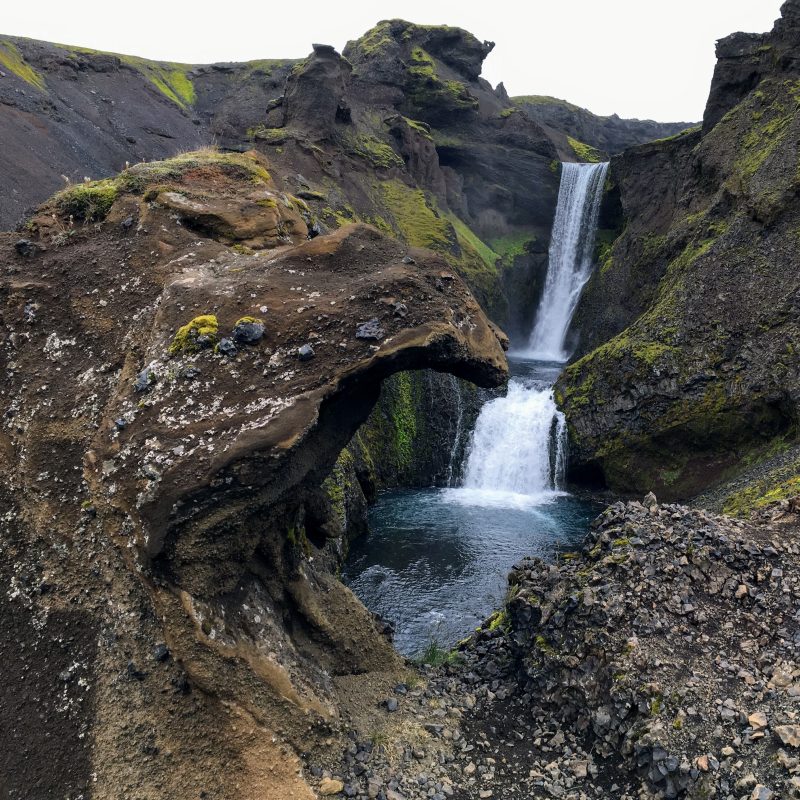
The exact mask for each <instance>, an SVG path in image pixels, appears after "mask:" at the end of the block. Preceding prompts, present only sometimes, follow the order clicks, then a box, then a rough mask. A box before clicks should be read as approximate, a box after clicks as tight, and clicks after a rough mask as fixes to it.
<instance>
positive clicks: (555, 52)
mask: <svg viewBox="0 0 800 800" xmlns="http://www.w3.org/2000/svg"><path fill="white" fill-rule="evenodd" d="M781 2H782V0H666V1H665V0H528V2H527V3H525V4H522V3H520V2H519V0H516V2H513V3H512V2H510V0H494V2H474V0H459V2H455V1H454V0H405V2H395V1H394V0H373V2H369V3H357V4H354V3H349V2H347V1H346V0H336V1H335V2H334V1H333V0H326V1H325V2H320V1H319V0H288V1H286V2H271V1H270V0H257V2H253V1H251V0H237V2H232V3H230V4H227V3H224V2H222V3H214V4H213V5H212V6H211V10H206V9H205V8H204V7H203V6H202V5H201V4H200V3H198V2H185V0H181V2H171V0H137V2H135V3H113V2H109V0H101V1H99V2H98V1H97V0H86V1H85V2H84V1H83V0H73V2H69V3H68V2H64V0H37V2H36V3H31V4H30V5H28V4H27V3H11V2H8V3H4V6H5V7H4V8H3V12H2V15H1V16H0V34H3V33H5V34H12V35H17V36H30V37H32V38H36V39H46V40H49V41H56V42H62V43H67V44H75V45H83V46H85V47H92V48H96V49H100V50H111V51H113V52H118V53H129V54H133V55H141V56H145V57H148V58H156V59H163V60H170V61H184V62H189V63H208V62H213V61H241V60H247V59H251V58H278V57H290V58H300V57H303V56H305V55H307V54H308V52H309V51H310V50H311V43H312V42H322V43H326V44H333V45H335V46H336V47H338V48H342V47H343V46H344V44H345V42H346V41H347V40H348V39H354V38H357V37H358V36H360V35H361V34H362V33H363V32H364V31H366V30H367V29H369V28H370V27H372V26H373V25H374V24H375V23H376V22H377V21H378V20H381V19H391V18H394V17H402V18H403V19H408V20H411V21H412V22H418V23H430V24H447V25H456V26H459V27H462V28H466V29H467V30H469V31H471V32H472V33H474V34H475V35H476V36H477V37H478V38H479V39H488V40H491V41H494V42H495V43H496V47H495V49H494V52H493V53H492V54H491V55H490V56H489V58H488V59H487V60H486V63H485V66H484V77H485V78H487V80H489V81H491V83H492V84H493V85H494V84H496V83H498V82H499V81H503V82H504V83H505V85H506V88H507V89H508V91H509V93H510V94H512V95H515V94H549V95H553V96H555V97H561V98H564V99H567V100H570V101H571V102H573V103H577V104H578V105H581V106H585V107H586V108H589V109H590V110H592V111H594V112H596V113H598V114H611V113H615V112H616V113H618V114H620V115H621V116H625V117H641V118H650V119H657V120H662V121H667V120H674V121H695V120H699V119H700V118H701V117H702V114H703V108H704V106H705V101H706V97H707V95H708V87H709V83H710V80H711V74H712V71H713V68H714V42H715V40H716V39H719V38H721V37H723V36H726V35H727V34H729V33H732V32H733V31H737V30H743V31H749V32H761V31H765V30H769V29H771V28H772V23H773V21H774V20H775V19H776V18H777V17H778V16H779V9H780V6H781Z"/></svg>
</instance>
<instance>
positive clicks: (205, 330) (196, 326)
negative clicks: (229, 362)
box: [169, 314, 249, 356]
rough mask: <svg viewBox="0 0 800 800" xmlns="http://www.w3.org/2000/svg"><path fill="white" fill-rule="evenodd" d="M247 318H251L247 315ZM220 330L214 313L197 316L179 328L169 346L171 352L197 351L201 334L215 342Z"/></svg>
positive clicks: (174, 353) (175, 353) (173, 353)
mask: <svg viewBox="0 0 800 800" xmlns="http://www.w3.org/2000/svg"><path fill="white" fill-rule="evenodd" d="M245 319H249V318H247V317H245ZM218 331H219V323H218V322H217V317H216V316H215V315H214V314H203V315H201V316H199V317H195V318H194V319H193V320H191V321H189V322H187V323H186V325H184V326H183V327H181V328H179V329H178V332H177V333H176V334H175V336H174V337H173V339H172V343H171V344H170V346H169V353H170V355H173V356H174V355H177V354H178V353H193V352H196V351H197V350H198V349H199V347H198V345H197V339H198V337H199V336H208V337H209V339H210V340H211V341H212V342H213V341H214V340H215V339H216V338H217V332H218Z"/></svg>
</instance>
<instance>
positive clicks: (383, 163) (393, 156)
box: [349, 133, 405, 169]
mask: <svg viewBox="0 0 800 800" xmlns="http://www.w3.org/2000/svg"><path fill="white" fill-rule="evenodd" d="M349 149H350V151H351V152H352V153H353V154H354V155H356V156H359V157H360V158H363V159H364V160H365V161H367V162H368V163H369V164H370V166H372V167H374V168H376V169H392V168H396V169H402V168H403V167H404V166H405V162H404V161H403V159H402V157H401V156H399V155H398V154H397V153H396V152H395V151H394V149H393V148H392V147H391V145H389V144H388V143H387V142H384V141H382V140H381V139H378V138H376V137H375V136H368V135H367V134H363V133H359V134H356V135H355V136H354V137H353V140H352V141H351V142H350V143H349Z"/></svg>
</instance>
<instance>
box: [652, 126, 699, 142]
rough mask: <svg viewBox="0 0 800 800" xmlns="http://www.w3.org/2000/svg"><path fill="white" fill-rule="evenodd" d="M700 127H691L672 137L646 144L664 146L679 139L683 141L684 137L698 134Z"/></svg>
mask: <svg viewBox="0 0 800 800" xmlns="http://www.w3.org/2000/svg"><path fill="white" fill-rule="evenodd" d="M701 127H702V126H700V125H693V126H692V127H690V128H684V129H683V130H682V131H678V132H677V133H673V134H672V136H664V137H663V138H661V139H653V141H651V142H648V143H647V144H664V143H665V142H677V141H678V140H679V139H683V138H685V137H686V136H692V135H693V134H695V133H699V132H700V130H701Z"/></svg>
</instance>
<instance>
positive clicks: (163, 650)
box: [153, 643, 169, 663]
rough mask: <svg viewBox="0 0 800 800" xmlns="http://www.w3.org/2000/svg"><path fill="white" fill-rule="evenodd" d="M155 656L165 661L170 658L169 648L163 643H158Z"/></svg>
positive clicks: (154, 650)
mask: <svg viewBox="0 0 800 800" xmlns="http://www.w3.org/2000/svg"><path fill="white" fill-rule="evenodd" d="M153 658H154V659H155V660H156V661H160V662H162V663H163V662H164V661H166V660H167V659H168V658H169V648H168V647H167V646H166V645H165V644H163V643H161V644H157V645H156V646H155V647H154V648H153Z"/></svg>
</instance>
